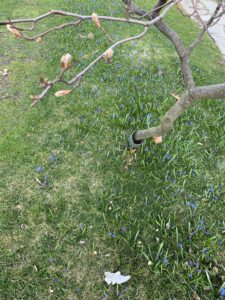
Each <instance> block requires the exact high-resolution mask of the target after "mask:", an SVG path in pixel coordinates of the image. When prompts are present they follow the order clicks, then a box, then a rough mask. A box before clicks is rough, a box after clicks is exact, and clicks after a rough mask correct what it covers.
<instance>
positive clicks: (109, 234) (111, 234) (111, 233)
mask: <svg viewBox="0 0 225 300" xmlns="http://www.w3.org/2000/svg"><path fill="white" fill-rule="evenodd" d="M108 236H111V237H112V238H115V237H116V235H115V233H113V232H109V233H108Z"/></svg>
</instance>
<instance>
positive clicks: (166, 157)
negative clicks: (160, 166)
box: [162, 154, 172, 163]
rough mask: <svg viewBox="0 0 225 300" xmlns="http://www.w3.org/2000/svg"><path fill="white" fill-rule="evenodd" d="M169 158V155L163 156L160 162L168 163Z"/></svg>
mask: <svg viewBox="0 0 225 300" xmlns="http://www.w3.org/2000/svg"><path fill="white" fill-rule="evenodd" d="M171 158H172V157H171V156H170V155H169V154H165V155H164V156H163V160H162V162H163V163H164V162H166V161H169V160H171Z"/></svg>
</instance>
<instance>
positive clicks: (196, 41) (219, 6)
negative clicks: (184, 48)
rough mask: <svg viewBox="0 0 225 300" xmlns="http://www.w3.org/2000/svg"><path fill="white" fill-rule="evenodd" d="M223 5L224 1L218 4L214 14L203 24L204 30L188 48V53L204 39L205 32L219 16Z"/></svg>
mask: <svg viewBox="0 0 225 300" xmlns="http://www.w3.org/2000/svg"><path fill="white" fill-rule="evenodd" d="M221 7H222V2H221V3H219V4H218V5H217V7H216V9H215V11H214V13H213V14H212V16H211V18H210V19H209V21H208V22H207V23H206V24H203V29H202V31H201V32H200V33H199V35H198V36H197V38H196V39H195V40H194V42H193V43H192V44H191V45H190V47H189V49H188V54H189V55H190V54H191V53H192V51H193V50H194V49H195V48H196V47H197V45H198V44H199V43H200V42H201V39H202V37H203V35H204V33H205V32H206V31H207V29H208V28H209V27H210V25H211V24H212V23H213V21H214V20H215V19H216V18H217V17H218V15H217V14H218V12H219V10H220V8H221ZM195 11H196V12H197V8H195ZM221 15H222V14H220V16H221ZM200 19H201V18H200Z"/></svg>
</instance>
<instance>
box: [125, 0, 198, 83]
mask: <svg viewBox="0 0 225 300" xmlns="http://www.w3.org/2000/svg"><path fill="white" fill-rule="evenodd" d="M123 1H126V0H123ZM164 2H166V1H164ZM177 3H179V1H178V2H176V3H175V4H177ZM131 9H132V11H134V12H135V13H136V14H137V15H141V16H143V15H145V18H146V19H147V20H152V18H153V15H152V14H148V13H147V12H146V11H144V10H143V9H139V8H138V7H136V6H135V5H134V4H133V3H131ZM155 14H156V12H155V11H154V15H155ZM154 20H155V19H154ZM154 25H155V27H156V28H158V29H159V30H160V31H161V32H162V33H163V34H164V35H165V36H166V37H167V38H168V39H169V40H170V41H171V42H172V44H173V45H174V47H175V49H176V51H177V54H178V56H179V58H180V61H181V65H182V68H181V69H182V74H183V78H184V82H185V85H186V87H187V88H188V89H191V88H192V87H193V86H195V83H194V79H193V76H192V72H191V67H190V62H189V56H188V51H187V49H186V48H185V46H184V44H183V42H182V40H181V39H180V37H179V35H178V34H177V33H176V32H175V31H174V30H173V29H172V28H170V27H169V26H168V25H166V24H165V23H164V22H163V21H162V20H159V21H158V22H156V23H154Z"/></svg>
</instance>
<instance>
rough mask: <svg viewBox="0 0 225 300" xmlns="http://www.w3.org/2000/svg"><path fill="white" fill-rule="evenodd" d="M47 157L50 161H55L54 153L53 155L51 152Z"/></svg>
mask: <svg viewBox="0 0 225 300" xmlns="http://www.w3.org/2000/svg"><path fill="white" fill-rule="evenodd" d="M49 159H50V161H52V162H53V161H55V155H54V154H51V155H50V157H49Z"/></svg>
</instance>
